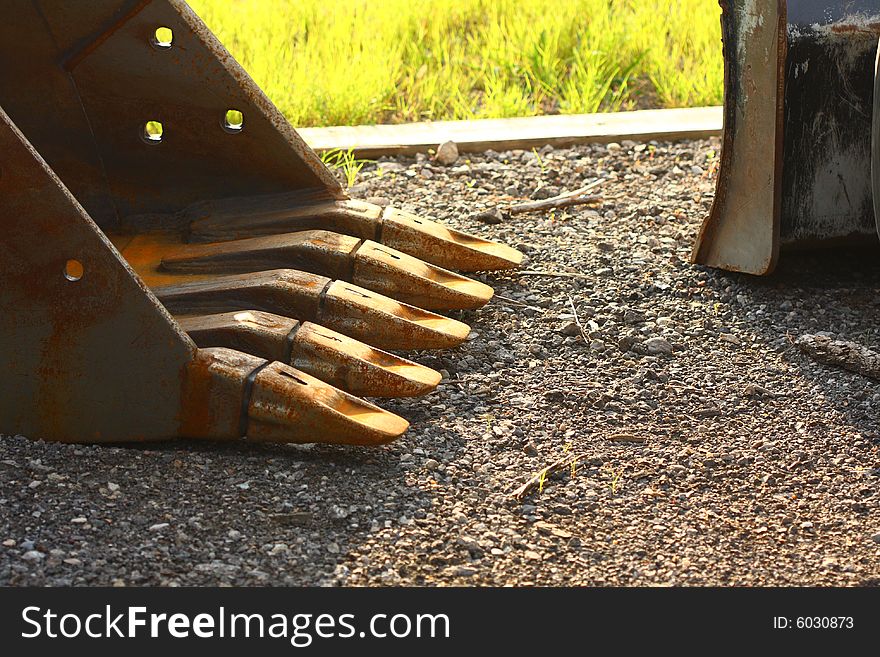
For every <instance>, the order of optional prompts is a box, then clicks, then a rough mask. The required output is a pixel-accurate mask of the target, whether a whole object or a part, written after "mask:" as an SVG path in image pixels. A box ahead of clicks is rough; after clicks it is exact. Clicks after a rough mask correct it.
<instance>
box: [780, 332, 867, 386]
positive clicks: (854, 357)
mask: <svg viewBox="0 0 880 657" xmlns="http://www.w3.org/2000/svg"><path fill="white" fill-rule="evenodd" d="M797 346H798V347H799V348H800V350H801V351H802V352H804V353H805V354H807V355H808V356H811V357H812V358H814V359H816V360H817V361H819V362H820V363H824V364H825V365H836V366H837V367H842V368H843V369H845V370H849V371H850V372H856V373H857V374H861V375H862V376H867V377H869V378H871V379H876V380H880V353H878V352H876V351H872V350H871V349H868V348H867V347H863V346H862V345H860V344H857V343H855V342H844V341H843V340H832V339H831V338H827V337H824V336H821V335H809V334H808V335H802V336H801V337H800V338H799V339H798V341H797Z"/></svg>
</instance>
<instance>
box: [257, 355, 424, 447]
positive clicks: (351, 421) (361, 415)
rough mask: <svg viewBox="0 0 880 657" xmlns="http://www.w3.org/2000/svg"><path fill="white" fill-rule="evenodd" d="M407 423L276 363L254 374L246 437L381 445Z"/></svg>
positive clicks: (394, 437) (395, 435)
mask: <svg viewBox="0 0 880 657" xmlns="http://www.w3.org/2000/svg"><path fill="white" fill-rule="evenodd" d="M291 398H293V399H294V400H295V401H296V403H295V404H292V403H290V399H291ZM408 428H409V422H407V421H406V420H404V419H403V418H402V417H399V416H397V415H394V414H393V413H389V412H388V411H385V410H382V409H381V408H379V407H378V406H374V405H373V404H370V403H369V402H366V401H364V400H363V399H359V398H358V397H354V396H352V395H349V394H347V393H345V392H342V391H341V390H337V389H336V388H334V387H333V386H329V385H327V384H326V383H324V382H322V381H320V380H318V379H316V378H315V377H312V376H309V375H308V374H305V373H304V372H299V371H298V370H295V369H293V368H292V367H290V366H288V365H282V364H281V363H271V364H270V365H268V366H267V367H265V368H264V369H263V370H261V371H260V372H259V373H258V374H257V376H256V378H255V379H254V387H253V392H252V393H251V399H250V404H249V405H248V432H247V437H248V438H250V439H251V440H264V441H272V442H279V441H281V442H291V443H314V442H322V443H336V444H345V445H383V444H385V443H389V442H391V441H393V440H395V439H397V438H399V437H400V436H401V435H403V433H404V432H405V431H406V430H407V429H408Z"/></svg>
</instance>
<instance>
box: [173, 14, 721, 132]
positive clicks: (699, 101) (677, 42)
mask: <svg viewBox="0 0 880 657" xmlns="http://www.w3.org/2000/svg"><path fill="white" fill-rule="evenodd" d="M189 2H190V4H191V5H192V6H193V8H194V9H195V10H196V11H197V12H198V13H199V15H200V16H201V17H202V18H203V19H204V20H205V21H206V22H207V23H208V25H209V26H210V27H211V28H212V29H214V31H215V32H217V34H218V35H219V37H220V39H221V40H222V41H223V42H224V43H225V44H226V46H227V47H228V48H229V49H230V50H231V51H232V53H233V55H235V57H236V58H237V59H238V60H239V61H240V62H241V63H242V64H243V65H244V67H245V68H246V69H247V70H248V71H249V72H250V73H251V75H252V76H253V77H254V79H255V80H256V81H257V83H258V84H259V85H260V86H261V87H262V88H263V89H264V90H265V91H266V92H267V93H268V95H269V96H270V97H271V98H272V100H273V101H275V103H276V104H277V105H278V106H279V108H280V109H281V111H282V112H284V114H285V115H286V116H287V117H288V118H289V119H290V120H291V122H292V123H293V124H294V125H298V126H318V125H351V124H360V123H397V122H404V121H418V120H426V119H430V120H441V119H469V118H489V117H511V116H530V115H535V114H545V113H566V114H568V113H582V112H596V111H614V110H619V109H635V108H645V107H684V106H696V105H711V104H719V103H721V99H722V85H723V82H722V78H723V70H722V61H721V43H720V39H721V29H720V25H719V15H720V10H719V8H718V3H717V1H716V0H189Z"/></svg>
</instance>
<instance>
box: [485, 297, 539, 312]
mask: <svg viewBox="0 0 880 657" xmlns="http://www.w3.org/2000/svg"><path fill="white" fill-rule="evenodd" d="M494 298H495V299H497V300H498V301H504V302H505V303H511V304H513V305H514V306H520V307H522V308H528V309H529V310H536V311H538V312H544V310H545V309H544V308H538V307H537V306H530V305H529V304H527V303H523V302H522V301H517V300H516V299H511V298H510V297H505V296H502V295H500V294H496V295H495V297H494Z"/></svg>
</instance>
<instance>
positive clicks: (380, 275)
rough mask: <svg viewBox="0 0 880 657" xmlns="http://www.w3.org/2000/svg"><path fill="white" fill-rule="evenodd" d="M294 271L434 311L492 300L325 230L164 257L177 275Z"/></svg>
mask: <svg viewBox="0 0 880 657" xmlns="http://www.w3.org/2000/svg"><path fill="white" fill-rule="evenodd" d="M288 267H294V268H297V269H301V270H304V271H309V272H312V273H315V274H319V275H322V276H328V277H330V278H335V279H339V280H344V281H348V282H351V283H354V284H355V285H359V286H361V287H365V288H367V289H369V290H373V291H375V292H379V293H381V294H384V295H386V296H389V297H392V298H394V299H398V300H399V301H403V302H405V303H408V304H411V305H414V306H419V307H421V308H427V309H429V310H463V309H474V308H479V307H482V306H484V305H486V303H488V302H489V299H491V298H492V294H493V291H492V288H491V287H489V286H488V285H484V284H483V283H479V282H477V281H474V280H471V279H469V278H465V277H464V276H459V275H458V274H455V273H453V272H451V271H447V270H445V269H441V268H439V267H435V266H434V265H429V264H427V263H424V262H422V261H421V260H419V259H417V258H413V257H412V256H409V255H406V254H405V253H401V252H400V251H396V250H395V249H392V248H389V247H387V246H383V245H381V244H377V243H376V242H373V241H362V240H359V239H357V238H355V237H349V236H347V235H338V234H336V233H331V232H327V231H323V230H310V231H305V232H302V233H287V234H283V235H270V236H267V237H255V238H251V239H246V240H237V241H234V242H220V243H215V244H196V245H185V246H181V247H179V248H177V249H174V250H173V251H172V252H170V253H168V254H166V255H165V256H164V257H163V258H162V265H161V269H162V271H164V272H168V273H172V274H242V273H251V272H259V271H265V270H267V269H281V268H288Z"/></svg>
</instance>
